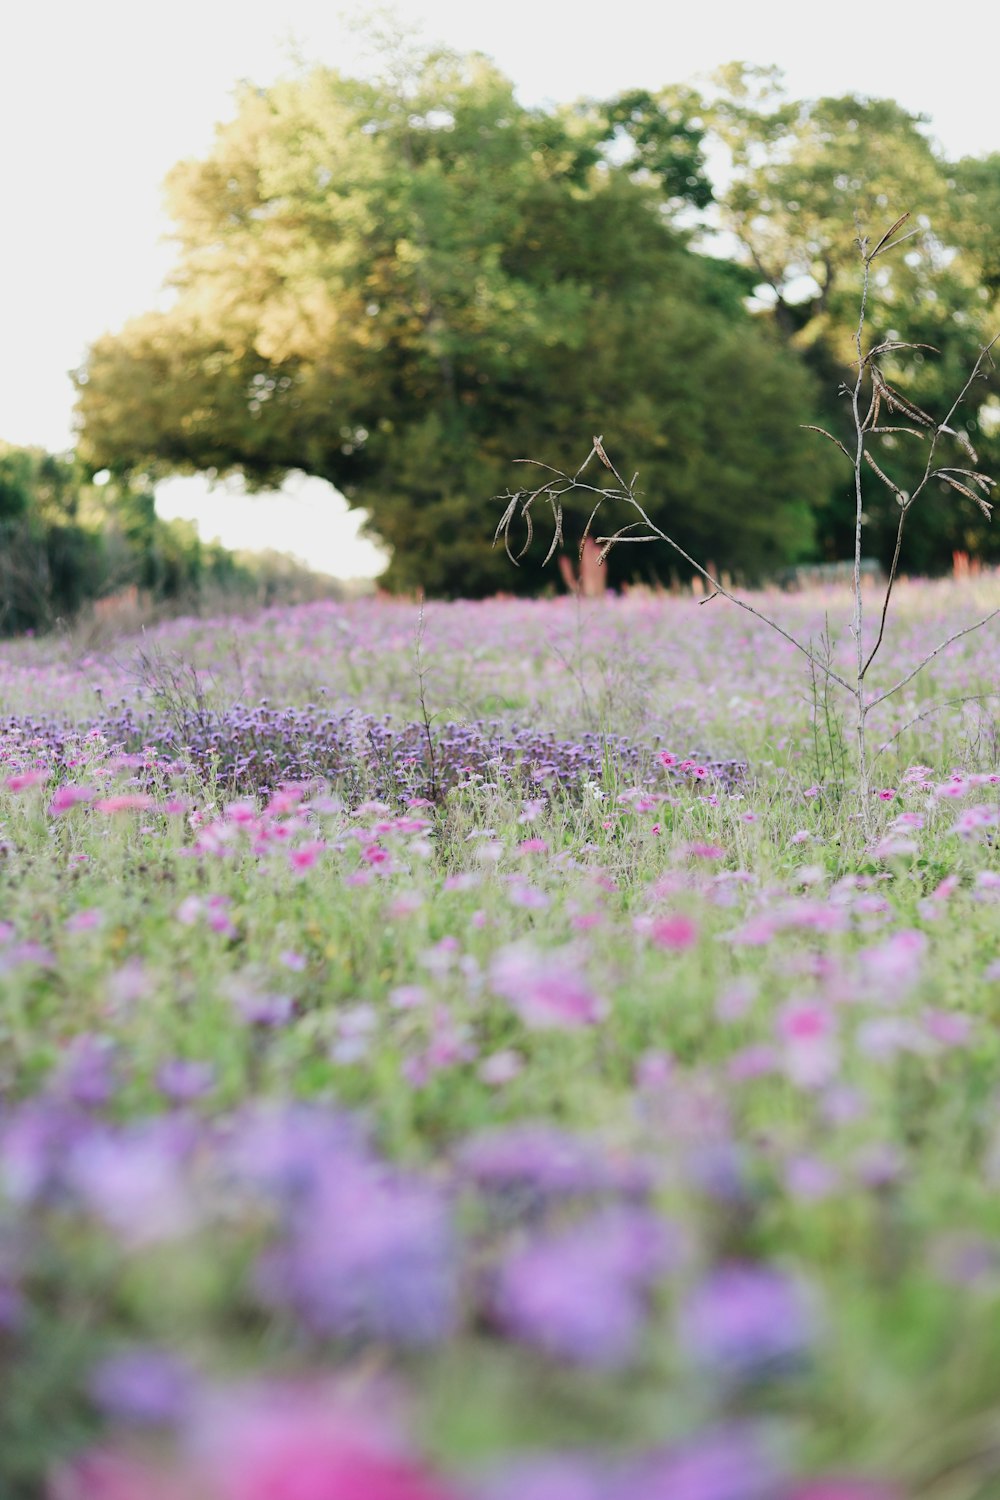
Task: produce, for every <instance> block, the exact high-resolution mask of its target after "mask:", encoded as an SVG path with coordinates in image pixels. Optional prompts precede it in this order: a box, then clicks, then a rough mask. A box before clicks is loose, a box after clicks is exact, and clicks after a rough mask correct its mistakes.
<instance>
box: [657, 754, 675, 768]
mask: <svg viewBox="0 0 1000 1500" xmlns="http://www.w3.org/2000/svg"><path fill="white" fill-rule="evenodd" d="M656 758H657V760H658V761H659V762H660V765H661V766H676V764H677V757H676V755H671V753H670V751H669V750H661V751H660V753H659V755H658V756H657V757H656Z"/></svg>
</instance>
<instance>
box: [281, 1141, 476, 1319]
mask: <svg viewBox="0 0 1000 1500" xmlns="http://www.w3.org/2000/svg"><path fill="white" fill-rule="evenodd" d="M259 1284H260V1287H261V1290H262V1292H263V1293H264V1295H265V1297H266V1298H267V1299H268V1301H270V1302H272V1303H274V1304H277V1305H290V1306H292V1307H293V1308H294V1309H295V1311H296V1312H297V1313H298V1314H299V1315H300V1316H301V1317H302V1318H303V1319H304V1321H305V1322H306V1323H308V1324H309V1325H310V1326H311V1327H313V1328H315V1329H317V1330H318V1331H320V1332H323V1333H336V1334H339V1335H341V1336H342V1337H347V1338H359V1337H360V1338H374V1339H382V1340H387V1341H389V1342H393V1343H403V1344H427V1343H433V1342H435V1341H437V1340H438V1339H441V1338H444V1337H446V1336H447V1335H448V1334H449V1333H450V1332H451V1331H452V1329H453V1327H454V1326H455V1322H456V1319H457V1313H458V1303H457V1267H456V1247H455V1241H454V1234H453V1231H452V1226H451V1220H450V1217H449V1214H448V1212H447V1209H446V1206H445V1204H444V1202H443V1201H442V1199H441V1198H440V1196H439V1195H438V1194H437V1193H436V1192H434V1191H433V1190H431V1189H429V1188H427V1187H425V1186H423V1185H422V1184H420V1183H419V1182H415V1181H410V1180H408V1179H407V1178H405V1177H404V1176H402V1175H401V1174H399V1173H394V1172H391V1171H390V1170H389V1169H387V1168H385V1167H382V1166H380V1165H379V1164H377V1163H374V1162H371V1161H368V1160H366V1159H364V1158H361V1157H359V1156H352V1155H350V1154H342V1155H341V1156H340V1158H339V1159H337V1158H336V1157H334V1158H331V1159H328V1160H327V1162H325V1163H324V1167H323V1169H322V1171H321V1172H320V1173H319V1175H318V1177H317V1179H316V1180H315V1181H314V1183H313V1185H312V1188H311V1190H310V1191H308V1192H306V1193H305V1195H304V1196H303V1198H302V1200H301V1201H300V1203H299V1204H298V1206H297V1208H296V1210H295V1211H294V1212H293V1214H292V1216H291V1224H290V1232H289V1233H288V1235H287V1237H286V1238H285V1240H284V1242H283V1243H282V1244H280V1245H279V1246H277V1247H276V1248H275V1249H274V1250H273V1251H271V1252H269V1253H268V1254H266V1255H265V1257H264V1259H263V1261H262V1262H261V1266H260V1272H259Z"/></svg>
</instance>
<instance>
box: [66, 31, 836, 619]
mask: <svg viewBox="0 0 1000 1500" xmlns="http://www.w3.org/2000/svg"><path fill="white" fill-rule="evenodd" d="M701 134H702V130H701V127H700V126H696V125H695V124H693V123H692V121H691V119H690V117H688V116H686V115H685V114H684V112H683V110H681V109H680V108H679V107H678V105H677V102H676V100H675V99H673V98H672V97H668V96H667V95H664V96H662V97H658V96H652V95H649V94H644V93H632V94H629V95H625V96H622V98H621V99H619V100H617V101H612V103H610V104H608V105H593V104H591V105H586V106H581V107H579V108H573V109H569V108H567V109H560V110H556V111H542V110H534V109H528V108H525V107H524V106H523V105H521V104H519V103H518V102H517V100H516V99H515V97H514V94H513V90H512V86H511V84H510V82H509V80H507V79H506V78H505V77H503V75H502V74H501V73H499V72H498V71H497V70H496V68H494V67H493V66H492V65H491V64H490V63H488V62H487V61H486V60H485V59H483V58H481V57H478V56H472V57H458V56H455V55H453V54H450V53H435V54H433V55H431V56H428V57H425V58H423V59H422V60H421V63H420V65H419V67H418V68H417V69H416V71H415V72H412V73H410V74H409V75H408V76H407V77H405V78H403V79H399V78H397V79H394V80H392V81H391V82H386V81H383V82H381V83H378V82H371V81H368V82H364V81H359V80H357V79H351V78H345V77H343V76H341V75H339V74H338V73H336V72H333V71H331V70H329V69H325V68H317V69H314V70H312V71H311V72H309V73H307V74H305V75H303V76H302V77H298V78H295V79H291V80H287V81H285V82H282V83H279V84H277V85H276V86H274V87H273V88H271V89H269V90H267V91H261V90H256V89H253V88H245V89H244V90H243V91H242V93H241V95H240V98H239V104H238V109H237V113H236V116H235V118H234V119H233V120H232V121H231V122H230V123H228V124H227V125H225V126H223V127H221V128H220V130H219V131H218V134H217V138H216V143H215V146H214V148H213V150H212V151H211V153H210V154H209V156H208V157H207V158H205V159H204V160H201V161H192V162H184V163H182V164H181V165H180V166H178V167H177V168H176V169H175V170H174V172H173V173H172V174H171V177H170V179H169V181H168V195H169V201H170V205H171V209H172V213H173V216H174V219H175V222H176V225H177V240H178V246H179V259H178V264H177V269H176V272H175V274H174V278H173V285H174V289H175V300H174V302H173V305H172V306H171V307H170V308H169V309H168V310H167V311H164V312H158V313H149V314H146V315H145V316H142V317H139V318H136V319H135V320H134V321H132V322H131V323H129V324H128V325H127V326H126V327H125V328H124V329H123V330H122V331H121V333H119V334H117V335H109V336H107V337H105V338H103V339H100V340H98V342H97V343H96V344H95V345H94V346H93V348H92V350H91V351H90V354H89V357H88V359H87V361H86V364H85V366H84V368H83V369H82V370H81V371H80V373H79V376H78V382H79V417H80V424H81V437H80V452H81V455H82V456H83V458H84V459H85V461H86V462H88V463H89V464H91V465H93V466H95V467H96V466H101V467H108V468H110V469H112V470H114V471H116V472H122V471H126V470H134V471H141V472H145V473H147V474H149V475H153V476H155V475H156V474H157V473H162V472H166V471H168V470H171V469H174V470H177V469H181V470H183V469H199V470H206V471H210V472H214V473H223V472H227V471H233V470H238V471H241V472H242V473H243V474H245V475H246V476H247V478H248V479H249V480H250V482H251V483H256V484H258V485H265V484H272V483H274V482H276V481H278V480H279V479H280V478H281V477H282V475H283V474H284V473H285V472H287V471H288V470H290V469H302V470H305V471H307V472H310V473H313V474H317V475H320V476H322V477H323V478H325V479H327V480H329V481H331V482H332V483H333V484H334V485H336V486H337V487H338V488H339V489H340V490H341V491H342V492H343V493H344V494H345V495H346V496H347V497H348V499H349V500H350V501H351V502H352V503H354V504H356V505H358V506H360V507H362V508H364V509H365V510H366V511H367V512H368V514H369V517H370V525H371V528H372V529H373V530H374V531H375V533H377V535H378V536H379V537H380V538H381V539H383V540H384V541H386V542H387V543H389V545H390V547H391V548H392V563H391V566H390V569H389V581H390V582H392V583H394V584H397V585H400V586H407V587H412V586H417V585H420V586H423V587H426V588H427V589H429V590H431V591H434V592H439V593H458V592H461V593H467V594H468V593H473V594H475V593H483V592H489V591H492V590H495V589H496V588H498V587H499V588H510V587H512V586H514V587H523V588H533V587H536V586H537V583H538V577H537V573H536V572H534V571H533V570H532V569H531V568H530V567H526V568H525V569H523V570H522V572H521V573H520V574H518V575H512V572H511V569H510V567H509V564H508V563H507V561H506V559H505V558H504V557H503V555H502V553H501V552H500V551H495V550H493V549H492V546H491V542H492V532H493V527H494V525H495V515H494V511H495V506H494V505H493V504H492V502H491V497H492V496H493V495H495V494H496V493H497V492H498V491H500V490H501V489H503V488H505V487H506V486H507V485H508V484H509V483H510V482H511V475H512V471H511V460H512V459H514V458H518V457H532V458H540V459H544V460H546V461H548V462H553V463H565V464H571V463H572V462H573V458H574V455H575V454H576V452H577V450H578V449H579V448H580V446H581V443H583V444H587V443H589V438H590V434H591V432H592V431H597V430H604V431H605V432H608V433H609V434H610V433H613V434H614V442H615V446H616V449H617V451H618V452H619V453H621V454H623V455H627V460H626V461H627V462H628V463H629V464H631V465H632V466H633V467H635V468H638V469H639V470H640V472H641V476H642V487H643V489H644V491H645V494H646V497H647V500H648V502H649V504H650V506H651V507H652V509H653V510H655V511H656V513H657V514H659V515H660V516H661V517H664V518H665V517H667V516H669V517H670V518H671V520H672V524H673V526H674V529H675V530H676V531H677V533H678V536H679V538H680V539H681V540H683V541H684V542H685V543H687V544H688V545H690V546H692V547H697V548H699V549H702V550H703V549H704V548H705V547H708V548H709V550H710V551H711V553H712V556H713V558H714V559H715V560H716V562H717V563H719V565H720V566H725V565H729V566H733V565H737V566H740V567H742V568H743V569H744V570H747V571H749V572H750V573H754V572H756V573H760V572H763V571H767V570H769V569H770V568H772V567H774V566H775V565H779V564H781V563H782V562H785V561H787V560H789V559H791V558H795V557H796V556H800V555H804V554H805V553H806V552H807V551H808V549H809V547H810V546H811V543H812V535H813V525H812V519H811V511H810V502H809V496H810V491H811V488H812V487H813V486H814V485H815V484H816V483H817V482H819V484H820V487H821V489H822V490H823V491H824V493H825V491H826V489H827V488H828V484H829V472H830V471H829V467H828V462H829V461H828V459H827V457H826V455H822V456H818V455H817V453H816V451H815V449H814V448H813V447H812V444H811V440H809V439H808V437H806V436H804V435H803V434H802V433H801V432H800V430H799V426H800V424H801V423H802V422H804V421H808V420H809V419H810V417H811V416H812V415H813V414H814V392H813V389H812V386H811V382H810V380H809V378H808V375H807V372H805V371H804V369H803V366H802V361H801V358H800V356H799V355H798V354H797V353H796V352H795V351H794V350H789V349H787V348H785V347H783V346H782V342H781V340H780V339H779V338H777V337H775V336H774V335H773V334H772V331H771V330H770V329H769V328H768V327H766V326H765V325H764V324H763V323H762V322H760V321H759V320H758V321H754V320H753V319H752V318H751V316H750V314H749V313H748V312H747V311H746V309H745V306H744V300H745V297H746V294H747V292H748V291H749V289H750V286H751V285H752V277H750V276H748V275H747V274H746V273H745V272H744V271H743V270H742V268H740V267H738V266H736V265H733V264H730V263H726V262H725V261H720V260H718V259H711V258H708V257H702V256H697V255H695V254H694V253H692V251H691V249H690V248H689V245H688V243H687V239H686V237H685V235H684V234H683V233H681V231H680V230H679V229H678V228H677V227H676V223H675V217H676V213H677V211H678V209H679V208H680V207H682V206H684V205H688V206H694V207H697V206H703V205H705V204H706V203H707V201H708V198H709V194H710V189H709V187H708V183H707V178H706V176H705V171H704V164H703V161H702V156H701V144H700V143H701ZM582 523H583V518H581V521H580V524H581V526H582ZM650 562H651V560H650V559H646V558H643V559H639V558H637V557H635V556H633V557H632V558H631V559H629V560H628V562H627V563H626V562H625V561H624V560H623V561H621V562H618V560H617V559H616V564H617V565H618V566H637V567H639V568H640V569H646V568H648V567H649V566H650Z"/></svg>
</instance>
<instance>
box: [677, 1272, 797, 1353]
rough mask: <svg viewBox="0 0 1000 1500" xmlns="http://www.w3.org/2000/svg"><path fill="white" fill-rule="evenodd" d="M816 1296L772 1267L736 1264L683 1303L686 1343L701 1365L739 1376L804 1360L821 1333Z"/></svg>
mask: <svg viewBox="0 0 1000 1500" xmlns="http://www.w3.org/2000/svg"><path fill="white" fill-rule="evenodd" d="M815 1324H816V1318H815V1313H814V1309H813V1305H812V1302H811V1299H810V1298H809V1297H807V1295H806V1293H805V1291H804V1289H803V1288H802V1287H801V1286H800V1285H799V1284H798V1282H796V1281H793V1280H792V1279H791V1278H790V1277H789V1276H786V1275H785V1274H784V1273H783V1272H781V1271H777V1270H774V1269H773V1268H772V1267H770V1266H757V1265H750V1264H741V1263H733V1264H730V1265H725V1266H721V1267H720V1268H719V1269H718V1270H716V1271H713V1272H712V1273H711V1274H710V1275H709V1277H708V1278H707V1280H705V1281H703V1282H702V1283H701V1285H700V1286H699V1287H697V1288H696V1289H695V1291H694V1292H693V1293H692V1294H691V1295H690V1296H689V1297H688V1298H687V1300H686V1302H685V1303H684V1305H683V1306H682V1308H681V1314H680V1326H679V1333H680V1339H681V1343H682V1345H683V1347H684V1348H685V1350H686V1351H687V1353H688V1354H689V1356H690V1357H691V1358H692V1359H693V1360H694V1361H695V1362H696V1363H697V1364H699V1365H702V1366H704V1367H705V1368H707V1369H709V1370H711V1371H712V1372H714V1373H715V1374H718V1375H722V1376H732V1377H735V1378H737V1379H742V1378H747V1377H752V1376H754V1375H767V1374H771V1373H774V1372H776V1371H780V1370H782V1369H787V1368H788V1367H789V1366H794V1365H795V1364H797V1363H798V1362H800V1361H801V1359H802V1358H803V1356H805V1355H806V1354H807V1353H808V1351H809V1349H810V1348H811V1346H812V1344H813V1341H814V1339H815V1334H816V1327H815Z"/></svg>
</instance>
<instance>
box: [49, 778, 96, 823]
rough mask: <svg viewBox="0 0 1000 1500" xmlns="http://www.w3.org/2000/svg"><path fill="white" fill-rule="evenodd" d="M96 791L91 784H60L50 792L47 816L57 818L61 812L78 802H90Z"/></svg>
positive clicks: (66, 810) (67, 810)
mask: <svg viewBox="0 0 1000 1500" xmlns="http://www.w3.org/2000/svg"><path fill="white" fill-rule="evenodd" d="M96 795H97V793H96V791H95V790H94V788H93V787H92V786H60V787H57V788H56V790H55V791H54V792H53V794H52V801H51V802H50V803H49V817H50V818H58V817H59V816H60V815H61V814H62V813H64V812H69V810H70V808H71V807H75V806H76V804H77V803H78V802H91V801H93V799H94V797H96Z"/></svg>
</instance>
